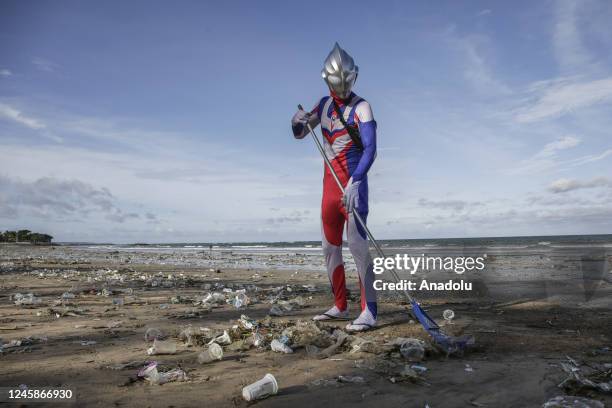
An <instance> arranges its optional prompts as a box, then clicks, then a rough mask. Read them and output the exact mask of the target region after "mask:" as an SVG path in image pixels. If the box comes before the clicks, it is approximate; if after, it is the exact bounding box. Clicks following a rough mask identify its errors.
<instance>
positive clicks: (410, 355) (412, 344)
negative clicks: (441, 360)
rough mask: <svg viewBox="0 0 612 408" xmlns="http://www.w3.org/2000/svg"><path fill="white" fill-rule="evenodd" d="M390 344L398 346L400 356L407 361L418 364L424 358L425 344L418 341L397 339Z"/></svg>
mask: <svg viewBox="0 0 612 408" xmlns="http://www.w3.org/2000/svg"><path fill="white" fill-rule="evenodd" d="M391 344H393V345H399V346H400V354H401V355H402V357H404V358H405V359H406V360H408V361H412V362H419V361H423V358H425V342H424V341H423V340H420V339H413V338H404V337H399V338H397V339H395V340H394V341H393V342H392V343H391Z"/></svg>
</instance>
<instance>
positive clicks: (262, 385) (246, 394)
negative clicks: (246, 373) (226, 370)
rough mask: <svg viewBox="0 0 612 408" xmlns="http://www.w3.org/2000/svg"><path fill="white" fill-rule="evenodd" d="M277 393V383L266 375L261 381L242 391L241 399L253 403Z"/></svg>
mask: <svg viewBox="0 0 612 408" xmlns="http://www.w3.org/2000/svg"><path fill="white" fill-rule="evenodd" d="M276 393H278V383H277V382H276V378H274V376H273V375H272V374H269V373H268V374H266V375H265V376H264V377H263V378H262V379H261V380H259V381H256V382H254V383H253V384H250V385H247V386H246V387H244V388H243V389H242V398H244V399H245V400H246V401H254V400H258V399H262V398H266V397H268V396H270V395H274V394H276Z"/></svg>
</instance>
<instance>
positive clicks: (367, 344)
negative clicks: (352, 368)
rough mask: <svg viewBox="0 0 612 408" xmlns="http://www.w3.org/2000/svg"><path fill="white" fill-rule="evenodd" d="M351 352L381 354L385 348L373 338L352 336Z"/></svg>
mask: <svg viewBox="0 0 612 408" xmlns="http://www.w3.org/2000/svg"><path fill="white" fill-rule="evenodd" d="M350 352H351V353H373V354H379V353H382V352H383V349H382V347H381V346H379V345H378V344H376V343H374V342H373V341H371V340H366V339H364V338H362V337H358V336H351V351H350Z"/></svg>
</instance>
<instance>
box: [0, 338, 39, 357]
mask: <svg viewBox="0 0 612 408" xmlns="http://www.w3.org/2000/svg"><path fill="white" fill-rule="evenodd" d="M47 341H48V338H47V337H45V336H29V337H24V338H21V339H14V340H11V341H9V342H8V343H3V341H2V339H0V354H2V353H25V352H28V351H30V346H32V345H35V344H39V343H46V342H47Z"/></svg>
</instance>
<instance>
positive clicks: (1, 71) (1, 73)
mask: <svg viewBox="0 0 612 408" xmlns="http://www.w3.org/2000/svg"><path fill="white" fill-rule="evenodd" d="M11 75H13V73H12V72H11V70H9V69H6V68H4V69H0V76H3V77H9V76H11Z"/></svg>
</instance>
